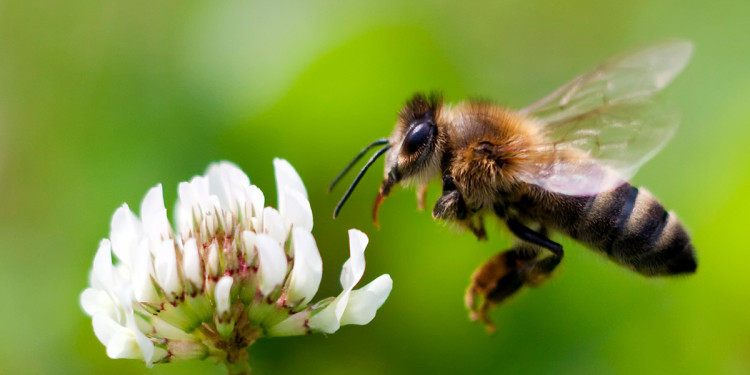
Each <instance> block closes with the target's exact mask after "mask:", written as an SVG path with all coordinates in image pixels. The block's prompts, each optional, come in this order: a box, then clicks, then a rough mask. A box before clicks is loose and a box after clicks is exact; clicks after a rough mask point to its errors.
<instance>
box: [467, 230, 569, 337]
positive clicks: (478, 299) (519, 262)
mask: <svg viewBox="0 0 750 375" xmlns="http://www.w3.org/2000/svg"><path fill="white" fill-rule="evenodd" d="M524 228H525V227H524ZM513 229H515V228H513ZM513 229H512V231H513V232H514V234H515V230H513ZM526 229H528V228H526ZM529 231H530V229H529ZM532 232H533V231H532ZM532 235H537V236H540V237H541V238H544V239H546V231H545V230H542V231H541V233H537V232H533V234H532ZM519 237H520V236H519ZM524 239H526V238H524ZM530 240H532V241H533V239H530ZM546 241H549V243H551V244H554V245H557V247H555V246H552V247H555V250H554V251H552V250H550V252H551V254H549V252H548V251H545V249H547V247H546V246H545V247H542V246H540V245H538V244H536V243H532V242H526V241H519V242H518V243H516V244H515V245H514V246H513V247H512V248H511V249H510V250H507V251H504V252H501V253H498V254H497V255H495V256H493V257H492V258H490V259H489V260H488V261H487V262H485V263H484V264H483V265H482V266H481V267H479V268H478V269H477V270H476V271H475V272H474V274H473V275H472V277H471V285H470V286H469V288H468V289H467V291H466V297H465V301H466V307H468V308H469V310H470V317H471V319H472V320H478V321H480V322H482V323H484V325H485V326H486V327H487V330H488V331H490V332H494V331H495V325H494V324H493V323H492V321H491V320H490V318H489V311H490V308H492V307H493V306H495V305H498V304H500V303H502V302H504V301H505V300H507V299H508V298H509V297H511V296H512V295H514V294H515V293H516V292H517V291H518V290H520V289H521V287H523V286H524V285H526V286H530V287H535V286H538V285H541V284H542V283H543V282H544V281H545V280H547V279H548V278H549V276H550V275H551V273H552V272H553V271H554V270H555V268H556V267H557V265H558V264H560V261H562V257H563V252H562V247H560V245H559V244H557V243H555V242H552V241H550V240H548V239H546ZM534 242H538V241H534ZM545 245H548V244H547V243H545ZM545 254H549V255H546V256H545Z"/></svg>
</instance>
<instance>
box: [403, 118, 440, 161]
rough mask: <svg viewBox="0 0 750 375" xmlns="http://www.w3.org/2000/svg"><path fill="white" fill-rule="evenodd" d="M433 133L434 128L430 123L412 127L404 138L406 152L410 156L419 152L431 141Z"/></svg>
mask: <svg viewBox="0 0 750 375" xmlns="http://www.w3.org/2000/svg"><path fill="white" fill-rule="evenodd" d="M433 131H434V128H433V126H432V124H430V123H429V122H420V123H418V124H416V125H414V126H412V127H411V129H409V132H408V133H407V134H406V137H405V138H404V146H403V147H404V150H405V151H406V152H407V153H409V154H413V153H415V152H417V151H419V149H420V148H422V146H424V144H425V143H427V142H428V141H429V140H430V138H431V137H432V132H433Z"/></svg>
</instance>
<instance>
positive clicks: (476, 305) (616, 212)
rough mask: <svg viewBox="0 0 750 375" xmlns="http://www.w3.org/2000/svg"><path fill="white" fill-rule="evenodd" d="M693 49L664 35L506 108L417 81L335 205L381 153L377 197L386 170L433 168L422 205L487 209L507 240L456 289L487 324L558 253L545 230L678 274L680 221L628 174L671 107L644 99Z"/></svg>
mask: <svg viewBox="0 0 750 375" xmlns="http://www.w3.org/2000/svg"><path fill="white" fill-rule="evenodd" d="M691 54H692V44H691V43H689V42H687V41H667V42H662V43H660V44H656V45H651V46H648V47H646V48H642V49H640V50H636V51H633V52H631V53H626V54H622V55H619V56H616V57H614V58H612V59H609V60H607V61H605V62H604V63H602V64H601V65H599V66H597V67H596V68H594V69H593V70H591V71H589V72H587V73H585V74H583V75H581V76H579V77H577V78H575V79H573V80H572V81H570V82H569V83H567V84H565V85H563V86H562V87H560V88H559V89H557V90H556V91H554V92H553V93H551V94H550V95H548V96H546V97H544V98H543V99H541V100H539V101H538V102H536V103H534V104H532V105H530V106H528V107H526V108H523V109H521V110H518V111H512V110H509V109H506V108H502V107H499V106H496V105H493V104H490V103H487V102H483V101H466V102H462V103H458V104H456V105H453V106H451V105H448V104H445V103H443V101H442V98H441V97H440V95H436V94H432V95H429V96H426V95H421V94H417V95H415V96H414V97H413V98H412V99H411V100H409V101H408V102H407V103H406V105H405V106H404V107H403V109H402V110H401V112H400V114H399V116H398V120H397V122H396V127H395V129H394V131H393V133H392V134H391V136H390V137H389V138H383V139H379V140H376V141H375V142H373V143H371V144H370V145H368V146H367V147H365V148H364V149H363V150H362V151H361V152H360V153H359V154H358V155H357V156H356V157H355V158H354V160H352V161H351V162H350V163H349V165H347V166H346V168H345V169H344V171H343V172H341V173H340V174H339V175H338V176H337V177H336V178H335V179H334V181H333V182H332V183H331V186H330V187H329V190H330V188H332V187H333V186H334V185H335V184H336V183H337V182H338V181H339V180H340V179H341V177H343V176H344V174H345V173H346V172H347V171H348V170H349V169H350V168H351V167H352V166H353V165H354V164H355V163H356V162H357V160H359V159H360V158H361V157H362V156H364V155H365V154H366V153H367V151H368V150H370V149H371V148H373V147H376V146H383V147H382V148H380V149H379V150H378V151H377V152H376V153H375V155H373V156H372V157H371V158H370V160H369V161H368V162H367V164H366V165H365V166H364V168H362V170H361V171H360V173H359V174H358V175H357V177H356V178H355V179H354V182H353V183H352V184H351V186H350V187H349V189H348V191H347V192H346V193H345V195H344V197H343V198H342V199H341V201H340V202H339V204H338V206H337V207H336V209H335V211H334V218H335V217H336V216H337V215H338V213H339V211H340V210H341V207H342V206H343V204H344V203H345V202H346V200H347V199H348V197H349V196H350V194H351V193H352V191H353V190H354V188H355V187H356V186H357V184H358V183H359V181H360V179H361V178H362V176H363V175H364V173H365V172H366V171H367V169H368V168H369V167H370V166H371V165H372V164H373V162H374V161H375V160H377V159H378V158H379V157H380V156H382V155H383V154H385V178H384V180H383V182H382V184H381V185H380V191H379V193H378V195H377V198H376V200H375V205H374V208H373V221H374V222H375V223H376V225H377V211H378V208H379V207H380V204H381V203H382V202H383V200H384V199H385V197H387V196H388V195H389V193H390V192H391V190H392V188H393V187H394V186H396V185H397V184H404V183H410V184H414V185H416V187H417V197H418V202H419V205H420V206H421V207H423V206H424V197H425V192H426V186H427V184H428V183H429V181H430V180H431V179H433V178H435V177H437V176H440V177H442V195H441V196H440V198H439V199H438V200H437V202H436V203H435V205H434V207H433V209H432V216H433V217H434V218H435V219H440V220H445V221H449V222H455V223H457V224H458V225H459V226H461V227H463V228H466V229H468V230H470V231H471V232H473V233H474V234H475V235H476V236H477V238H478V239H480V240H483V239H486V232H485V228H484V221H483V217H484V215H485V214H488V213H489V214H493V215H495V216H496V217H497V218H498V219H499V220H500V221H502V222H504V223H505V225H506V226H507V228H508V229H509V230H510V232H511V233H512V234H513V235H514V237H515V240H516V241H515V244H514V245H513V246H512V247H511V248H510V249H509V250H506V251H503V252H500V253H499V254H497V255H495V256H494V257H492V258H490V259H489V260H488V261H487V262H486V263H485V264H484V265H482V266H481V267H479V269H477V271H476V272H475V273H474V275H473V276H472V279H471V285H470V286H469V288H468V290H467V292H466V305H467V307H468V308H469V310H470V311H471V318H472V319H473V320H479V321H481V322H483V323H485V325H486V326H487V328H488V329H489V330H494V325H493V324H492V322H491V321H490V319H489V316H488V311H489V309H490V308H491V307H492V306H494V305H496V304H498V303H501V302H503V301H505V300H506V299H507V298H508V297H510V296H512V295H513V294H514V293H516V292H517V291H518V290H519V289H521V288H522V287H523V286H537V285H539V284H541V283H542V282H543V281H545V280H546V279H547V278H548V277H549V276H550V274H551V273H552V271H553V270H554V269H555V268H556V267H557V265H558V264H560V261H561V260H562V258H563V248H562V246H561V245H560V244H559V243H557V242H554V241H552V240H550V238H549V234H550V233H551V232H557V233H561V234H563V235H566V236H568V237H570V238H572V239H574V240H576V241H578V242H579V243H581V244H583V245H585V246H587V247H589V248H591V249H593V250H596V251H598V252H601V253H603V254H605V255H606V256H607V257H608V258H609V259H611V260H612V261H614V262H615V263H617V264H620V265H622V266H625V267H627V268H629V269H631V270H634V271H635V272H638V273H640V274H642V275H645V276H667V275H677V274H689V273H693V272H695V270H696V267H697V263H696V258H695V254H694V249H693V246H692V244H691V242H690V237H689V236H688V234H687V231H686V230H685V228H684V227H683V225H682V224H681V223H680V221H679V219H678V218H677V216H676V215H675V214H674V212H672V211H667V210H666V209H665V208H664V207H663V206H662V205H661V204H660V203H659V201H658V200H657V199H656V198H655V197H654V196H653V195H652V194H651V193H650V192H649V191H648V190H646V189H644V188H637V187H635V186H633V185H631V184H630V183H629V182H628V180H629V179H630V178H631V177H632V176H633V175H634V174H635V173H636V171H637V170H638V168H639V167H640V166H641V165H643V164H644V163H645V162H646V161H648V160H649V159H650V158H651V157H653V156H654V155H655V154H656V153H657V152H658V151H659V150H660V149H661V148H663V147H664V145H665V144H666V143H667V141H668V140H669V139H670V138H671V137H672V135H673V134H674V132H675V130H676V128H677V125H678V122H679V116H678V111H676V110H675V109H674V108H673V107H670V106H666V105H663V104H657V101H655V99H654V94H656V93H657V92H659V91H661V90H662V89H663V88H664V87H665V86H667V85H668V84H669V83H670V82H671V81H672V80H673V79H674V78H675V77H676V76H677V75H678V74H679V73H680V72H681V71H682V70H683V68H684V67H685V65H686V64H687V62H688V60H689V59H690V56H691Z"/></svg>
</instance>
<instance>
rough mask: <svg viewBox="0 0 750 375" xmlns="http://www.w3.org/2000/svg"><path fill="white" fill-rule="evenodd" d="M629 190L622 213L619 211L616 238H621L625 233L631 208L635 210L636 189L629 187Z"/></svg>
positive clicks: (631, 211) (631, 212)
mask: <svg viewBox="0 0 750 375" xmlns="http://www.w3.org/2000/svg"><path fill="white" fill-rule="evenodd" d="M630 188H631V189H630V191H629V192H628V197H627V198H625V202H624V203H623V205H622V211H620V215H619V216H618V217H617V224H616V227H617V237H621V236H622V235H623V233H624V232H625V230H626V227H627V226H628V219H630V215H632V214H633V208H635V200H636V198H637V197H638V188H637V187H635V186H633V185H630Z"/></svg>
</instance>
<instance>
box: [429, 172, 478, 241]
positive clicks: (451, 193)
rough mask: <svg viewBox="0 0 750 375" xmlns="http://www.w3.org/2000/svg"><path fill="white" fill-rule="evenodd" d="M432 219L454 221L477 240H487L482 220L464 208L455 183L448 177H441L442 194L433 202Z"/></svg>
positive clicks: (464, 203) (462, 199) (464, 205)
mask: <svg viewBox="0 0 750 375" xmlns="http://www.w3.org/2000/svg"><path fill="white" fill-rule="evenodd" d="M432 217H433V218H435V219H440V220H446V221H454V222H457V223H458V224H460V225H461V226H463V227H466V228H468V229H469V230H471V232H472V233H474V235H475V236H476V237H477V239H479V240H480V241H481V240H485V239H487V232H486V231H485V229H484V220H483V219H482V217H481V216H478V215H473V213H472V212H471V211H470V210H469V208H468V207H467V206H466V202H465V201H464V198H463V197H462V196H461V193H459V191H458V188H457V187H456V182H455V181H454V180H453V177H451V176H450V175H444V176H443V194H442V195H441V196H440V198H438V200H437V202H435V207H433V209H432Z"/></svg>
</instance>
